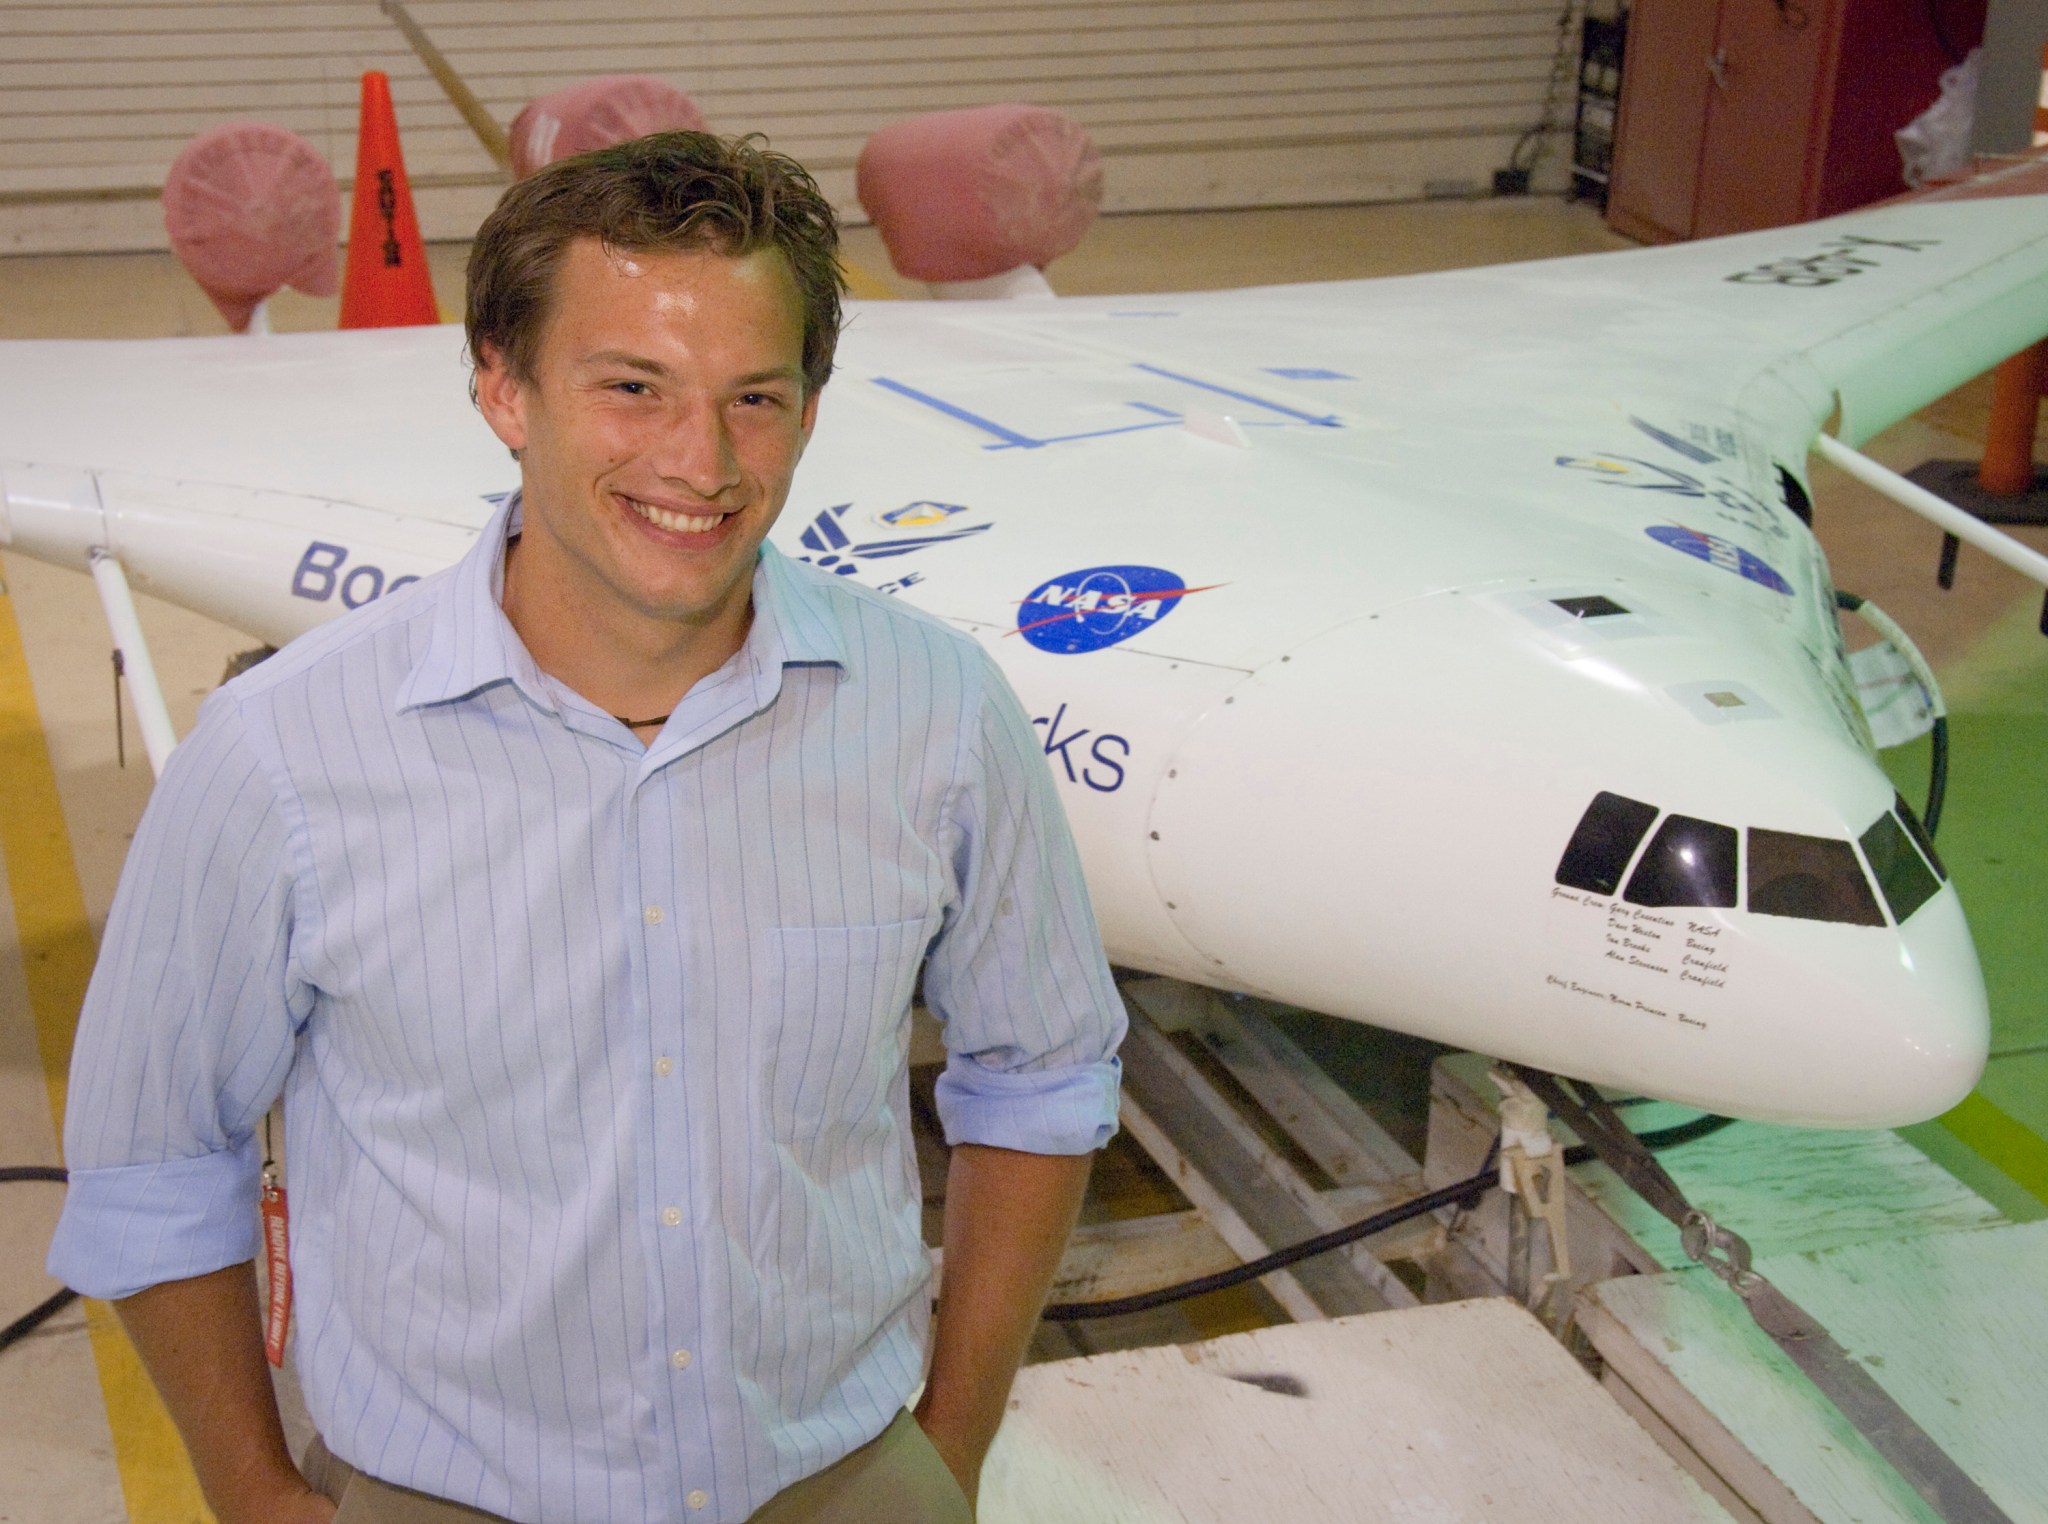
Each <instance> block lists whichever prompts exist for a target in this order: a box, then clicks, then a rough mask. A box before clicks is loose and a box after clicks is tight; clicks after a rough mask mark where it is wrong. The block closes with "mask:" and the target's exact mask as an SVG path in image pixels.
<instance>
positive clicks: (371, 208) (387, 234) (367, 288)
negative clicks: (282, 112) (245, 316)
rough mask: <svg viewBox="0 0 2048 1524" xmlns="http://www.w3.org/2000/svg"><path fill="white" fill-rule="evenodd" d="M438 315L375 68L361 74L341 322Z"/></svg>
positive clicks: (382, 324) (363, 324)
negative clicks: (361, 88) (360, 119)
mask: <svg viewBox="0 0 2048 1524" xmlns="http://www.w3.org/2000/svg"><path fill="white" fill-rule="evenodd" d="M440 321H441V313H440V309H439V308H438V307H436V306H435V305H434V281H433V277H432V276H430V275H429V274H428V273H427V251H426V249H425V247H424V246H423V245H422V244H421V242H420V222H419V218H418V217H417V216H416V215H415V214H414V212H413V209H412V187H411V186H410V185H409V184H407V182H406V178H405V157H404V155H403V154H401V153H400V152H399V149H398V118H397V116H396V114H395V113H394V112H393V111H392V109H391V81H390V80H389V79H387V78H386V77H385V76H384V75H383V74H382V73H381V72H379V71H378V70H376V69H372V70H370V72H369V73H367V74H365V75H364V76H363V114H362V124H361V126H360V127H359V128H358V130H357V134H356V191H355V205H354V206H353V208H352V209H351V210H350V212H349V222H348V271H347V274H346V275H345V276H344V277H343V279H342V287H341V326H342V327H344V328H404V327H407V326H409V325H411V324H415V323H438V322H440Z"/></svg>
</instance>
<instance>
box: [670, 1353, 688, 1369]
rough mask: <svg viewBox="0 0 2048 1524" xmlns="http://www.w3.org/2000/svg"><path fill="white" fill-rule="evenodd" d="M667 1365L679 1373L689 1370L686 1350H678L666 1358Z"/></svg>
mask: <svg viewBox="0 0 2048 1524" xmlns="http://www.w3.org/2000/svg"><path fill="white" fill-rule="evenodd" d="M668 1363H669V1364H670V1365H673V1366H674V1367H675V1368H676V1369H677V1370H679V1371H686V1370H688V1369H689V1368H690V1352H689V1351H688V1350H687V1349H679V1350H677V1351H676V1352H675V1353H674V1354H672V1355H670V1356H669V1357H668Z"/></svg>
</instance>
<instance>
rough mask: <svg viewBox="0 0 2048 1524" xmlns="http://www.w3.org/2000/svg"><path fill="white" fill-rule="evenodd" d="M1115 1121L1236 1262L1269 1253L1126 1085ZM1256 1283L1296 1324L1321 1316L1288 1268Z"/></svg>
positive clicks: (1259, 1236) (1262, 1239)
mask: <svg viewBox="0 0 2048 1524" xmlns="http://www.w3.org/2000/svg"><path fill="white" fill-rule="evenodd" d="M1119 1120H1120V1121H1121V1122H1122V1124H1123V1129H1124V1131H1125V1132H1127V1133H1129V1134H1130V1135H1131V1138H1132V1140H1133V1141H1134V1142H1136V1143H1137V1145H1138V1146H1139V1147H1140V1148H1142V1149H1144V1150H1145V1152H1146V1153H1147V1154H1149V1155H1150V1156H1151V1158H1152V1162H1153V1163H1155V1164H1157V1165H1158V1166H1159V1168H1160V1169H1161V1170H1163V1171H1164V1172H1165V1174H1166V1177H1167V1178H1168V1179H1169V1180H1171V1181H1172V1182H1173V1184H1174V1186H1175V1188H1176V1189H1177V1190H1179V1191H1180V1193H1181V1194H1182V1195H1183V1196H1185V1197H1187V1198H1188V1200H1189V1201H1191V1202H1193V1203H1194V1205H1195V1209H1196V1210H1197V1211H1198V1212H1200V1213H1201V1214H1202V1216H1203V1217H1204V1218H1205V1219H1207V1221H1208V1222H1209V1224H1210V1225H1211V1226H1212V1227H1213V1228H1215V1230H1216V1234H1217V1236H1218V1237H1220V1238H1221V1239H1222V1240H1223V1241H1224V1242H1225V1243H1226V1244H1228V1245H1229V1246H1230V1248H1231V1250H1232V1252H1233V1253H1235V1254H1236V1255H1237V1257H1238V1262H1239V1263H1240V1264H1246V1263H1249V1262H1250V1261H1252V1260H1255V1259H1260V1258H1262V1257H1264V1256H1265V1255H1267V1254H1269V1253H1271V1252H1272V1251H1273V1249H1274V1248H1275V1247H1276V1245H1275V1244H1274V1243H1272V1242H1271V1241H1269V1240H1268V1239H1267V1238H1266V1237H1265V1235H1263V1234H1262V1233H1261V1232H1260V1231H1259V1230H1258V1229H1257V1228H1255V1227H1253V1226H1252V1225H1251V1224H1250V1223H1248V1222H1246V1221H1245V1219H1244V1218H1243V1216H1242V1215H1240V1214H1239V1212H1238V1211H1237V1208H1236V1207H1235V1205H1233V1204H1232V1202H1231V1201H1230V1200H1229V1198H1227V1197H1226V1196H1224V1195H1223V1193H1222V1192H1221V1191H1219V1190H1218V1189H1217V1188H1216V1185H1215V1183H1214V1182H1213V1181H1211V1180H1210V1179H1209V1177H1208V1176H1207V1175H1206V1174H1204V1173H1203V1172H1202V1171H1201V1170H1200V1169H1198V1168H1196V1166H1195V1165H1194V1163H1193V1161H1192V1160H1190V1159H1189V1158H1188V1156H1187V1155H1186V1154H1185V1153H1183V1152H1182V1151H1181V1148H1180V1145H1179V1144H1178V1143H1177V1142H1176V1141H1175V1139H1174V1138H1173V1137H1172V1136H1171V1135H1170V1134H1169V1133H1168V1132H1167V1131H1166V1129H1165V1128H1163V1127H1162V1126H1160V1125H1159V1124H1158V1123H1157V1122H1155V1121H1154V1120H1153V1118H1152V1115H1151V1113H1150V1112H1149V1111H1147V1110H1146V1108H1145V1104H1144V1102H1142V1101H1140V1100H1139V1099H1138V1098H1137V1097H1136V1096H1134V1095H1133V1094H1132V1093H1131V1091H1130V1089H1129V1087H1128V1086H1126V1087H1125V1090H1124V1093H1123V1100H1122V1104H1121V1108H1120V1112H1119ZM1260 1284H1262V1285H1263V1286H1264V1287H1265V1288H1266V1291H1267V1292H1268V1293H1269V1294H1270V1295H1271V1296H1272V1298H1273V1300H1275V1301H1276V1302H1278V1303H1279V1304H1280V1305H1281V1307H1282V1308H1284V1309H1285V1310H1286V1312H1287V1315H1288V1316H1289V1317H1291V1318H1293V1319H1295V1320H1296V1321H1297V1322H1304V1323H1306V1322H1314V1321H1316V1320H1317V1319H1320V1318H1321V1317H1323V1316H1324V1314H1323V1310H1322V1308H1321V1306H1319V1305H1318V1304H1317V1302H1316V1301H1315V1299H1314V1298H1312V1297H1311V1296H1310V1295H1309V1294H1308V1292H1307V1290H1306V1289H1305V1288H1304V1287H1303V1286H1302V1284H1301V1282H1300V1281H1299V1280H1298V1279H1296V1278H1295V1276H1294V1275H1293V1274H1291V1273H1290V1272H1288V1271H1286V1270H1276V1271H1274V1272H1273V1273H1272V1274H1271V1275H1267V1276H1263V1277H1261V1278H1260Z"/></svg>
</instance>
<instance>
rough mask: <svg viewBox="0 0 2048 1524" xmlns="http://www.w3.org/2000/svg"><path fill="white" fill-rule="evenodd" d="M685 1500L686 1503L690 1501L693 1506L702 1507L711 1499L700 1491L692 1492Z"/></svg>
mask: <svg viewBox="0 0 2048 1524" xmlns="http://www.w3.org/2000/svg"><path fill="white" fill-rule="evenodd" d="M683 1501H684V1502H685V1503H688V1504H689V1505H690V1506H691V1507H692V1508H702V1507H703V1506H704V1505H705V1504H706V1503H708V1502H710V1501H711V1499H709V1498H707V1497H706V1496H704V1494H703V1493H702V1492H701V1491H700V1492H693V1493H691V1494H690V1495H689V1496H688V1497H686V1498H684V1499H683Z"/></svg>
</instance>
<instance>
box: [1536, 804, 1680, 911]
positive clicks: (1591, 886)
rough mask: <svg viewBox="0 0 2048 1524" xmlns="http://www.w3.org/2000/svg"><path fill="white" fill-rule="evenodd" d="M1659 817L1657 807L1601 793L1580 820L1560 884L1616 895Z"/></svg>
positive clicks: (1561, 869) (1569, 844)
mask: <svg viewBox="0 0 2048 1524" xmlns="http://www.w3.org/2000/svg"><path fill="white" fill-rule="evenodd" d="M1656 818H1657V806H1656V805H1654V804H1644V803H1643V802H1642V801H1641V800H1640V799H1627V798H1624V797H1623V796H1622V795H1620V794H1608V793H1599V794H1595V795H1594V796H1593V802H1592V803H1591V804H1589V805H1587V806H1586V813H1585V814H1584V815H1582V816H1581V817H1580V818H1579V828H1578V829H1577V830H1576V831H1574V832H1572V839H1571V840H1570V841H1569V842H1567V843H1566V844H1565V849H1564V856H1563V857H1562V858H1560V859H1559V860H1558V864H1557V881H1558V882H1559V883H1560V884H1563V885H1564V886H1565V887H1566V888H1567V889H1585V890H1588V891H1589V892H1591V893H1593V894H1612V893H1614V891H1615V890H1616V889H1618V888H1620V887H1621V876H1622V874H1624V873H1626V872H1627V871H1628V860H1629V859H1630V858H1631V857H1633V856H1635V853H1636V844H1637V843H1638V842H1640V841H1641V840H1642V839H1643V833H1644V832H1645V831H1647V830H1649V829H1650V822H1651V821H1653V820H1655V819H1656Z"/></svg>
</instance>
